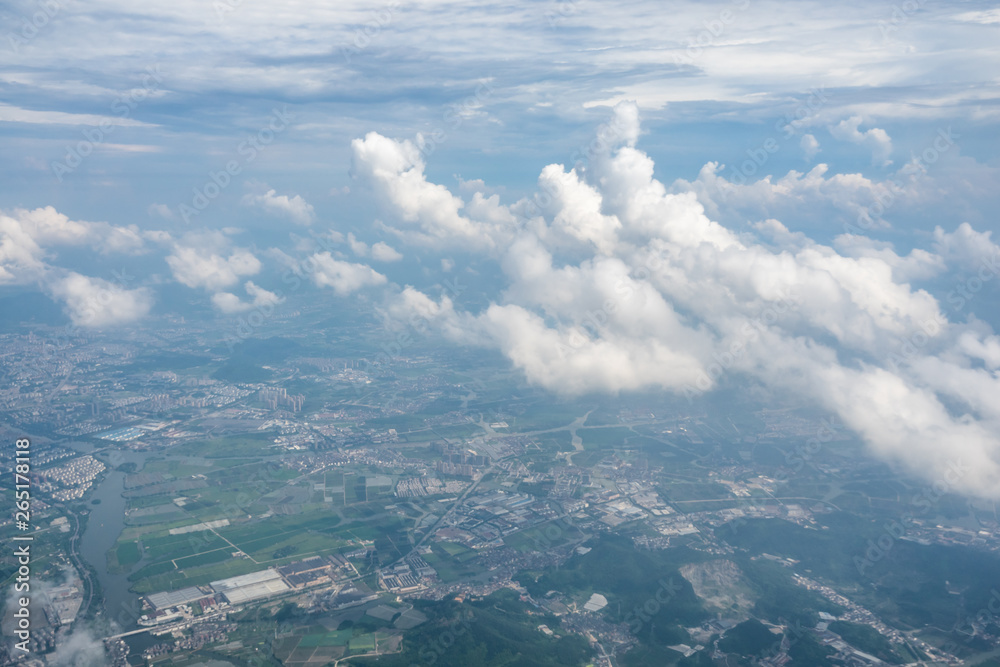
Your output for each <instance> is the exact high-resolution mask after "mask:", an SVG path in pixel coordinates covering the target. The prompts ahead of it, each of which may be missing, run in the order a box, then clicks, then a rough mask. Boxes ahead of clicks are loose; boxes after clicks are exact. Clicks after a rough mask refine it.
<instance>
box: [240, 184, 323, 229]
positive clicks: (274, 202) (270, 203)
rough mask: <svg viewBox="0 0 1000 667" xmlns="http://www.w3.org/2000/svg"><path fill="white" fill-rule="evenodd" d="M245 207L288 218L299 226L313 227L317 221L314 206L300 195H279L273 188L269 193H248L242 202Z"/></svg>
mask: <svg viewBox="0 0 1000 667" xmlns="http://www.w3.org/2000/svg"><path fill="white" fill-rule="evenodd" d="M241 202H242V203H243V205H244V206H253V207H256V208H259V209H261V210H262V211H265V212H266V213H269V214H271V215H275V216H278V217H282V218H286V219H288V220H291V221H292V222H294V223H295V224H297V225H311V224H312V223H313V222H314V221H315V220H316V212H315V210H313V207H312V204H310V203H308V202H307V201H306V200H305V199H303V198H302V197H301V196H299V195H294V196H292V197H289V196H288V195H279V194H277V192H276V191H275V190H274V189H273V188H272V189H270V190H268V191H267V192H264V193H260V194H254V193H248V194H246V195H244V196H243V199H242V200H241Z"/></svg>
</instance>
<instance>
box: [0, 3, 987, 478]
mask: <svg viewBox="0 0 1000 667" xmlns="http://www.w3.org/2000/svg"><path fill="white" fill-rule="evenodd" d="M0 11H2V12H3V14H2V15H3V19H4V25H6V26H8V27H9V32H8V33H7V34H6V36H5V37H4V39H3V40H2V44H0V50H5V51H4V58H3V59H2V60H0V62H2V63H3V64H2V65H0V155H2V160H0V178H2V179H3V184H4V187H3V188H0V289H4V290H19V289H20V290H40V291H42V292H44V293H45V294H46V295H48V296H49V297H50V298H51V299H53V300H54V301H55V302H57V303H58V304H59V305H60V307H62V308H63V310H64V312H65V313H66V315H67V317H68V318H69V319H70V320H71V321H72V322H73V323H74V324H75V325H76V326H77V327H79V329H80V330H81V331H89V330H102V329H107V328H114V327H128V326H131V325H135V324H142V323H143V322H146V321H149V320H151V319H155V318H156V317H158V316H161V315H163V314H164V313H165V312H169V309H170V308H171V307H173V306H172V305H171V304H173V303H175V302H174V301H171V300H170V299H167V298H166V297H165V292H166V291H167V290H168V289H169V290H174V293H176V291H177V290H181V291H184V290H186V292H183V293H185V294H188V295H189V296H190V299H192V300H194V301H195V302H196V303H198V304H200V305H201V306H202V307H203V312H207V313H211V314H213V316H214V317H217V318H218V319H219V321H220V323H222V324H223V326H231V325H232V323H233V322H239V321H241V318H242V319H245V318H249V317H250V316H251V315H253V314H260V313H264V312H271V311H273V309H274V308H277V307H279V306H280V304H282V303H285V301H286V298H287V297H288V296H290V290H291V291H294V290H298V289H300V288H299V287H298V286H296V287H294V288H290V287H289V285H290V283H289V282H285V281H283V280H282V276H288V275H289V272H292V273H294V275H295V276H297V277H298V278H299V282H300V283H301V284H302V285H305V286H306V287H305V288H302V289H311V290H315V292H316V294H317V295H321V296H320V297H319V298H324V299H329V303H330V304H331V308H336V309H343V308H351V307H352V305H356V304H358V303H359V301H358V299H363V300H364V302H365V303H366V304H374V305H375V308H376V310H377V312H378V313H379V315H380V317H381V318H382V319H383V320H384V322H385V325H386V327H388V328H390V329H392V328H396V329H401V330H403V331H405V330H406V329H407V327H411V328H412V327H414V326H415V325H414V323H415V322H416V323H420V325H421V326H420V327H419V330H420V331H421V332H422V333H425V334H426V335H433V336H439V337H440V339H441V340H442V341H447V342H448V343H449V344H461V345H468V346H478V347H482V348H487V349H491V350H497V351H499V352H500V353H502V354H503V355H505V357H506V358H507V359H508V360H509V362H510V364H511V366H512V367H513V368H516V369H517V370H518V371H520V372H522V373H523V375H524V377H525V378H526V380H527V381H529V382H531V383H533V384H536V385H539V386H542V387H544V388H546V389H548V390H551V391H553V392H556V393H562V394H569V395H579V394H585V393H608V392H611V393H622V392H639V391H645V390H649V389H656V390H664V389H665V390H668V391H673V392H676V393H678V394H682V395H688V396H700V395H702V394H704V393H706V392H711V391H713V390H714V389H715V388H716V387H718V386H720V385H726V384H727V383H741V384H742V386H751V385H753V386H757V385H762V386H765V387H767V388H769V389H770V390H772V391H774V392H776V393H781V392H784V393H786V394H789V395H794V396H796V397H798V398H800V399H806V400H809V401H811V402H813V403H815V404H816V405H817V406H820V407H822V408H823V409H826V410H828V411H829V412H830V413H831V414H833V415H835V416H836V418H837V419H839V420H841V421H842V422H843V423H844V424H845V425H846V426H847V427H848V428H850V429H852V430H853V431H855V432H856V433H858V434H859V436H861V437H862V438H863V439H864V440H865V441H866V442H868V443H869V445H870V447H871V448H872V451H873V452H874V453H875V454H876V455H878V456H881V457H882V458H884V459H886V460H889V461H893V462H895V463H899V464H900V465H903V466H904V467H907V468H909V469H911V470H913V471H915V472H917V473H919V474H923V475H925V476H927V477H929V478H931V479H933V478H934V475H935V471H941V470H946V469H949V466H954V465H955V461H956V457H957V458H958V459H961V463H962V465H963V466H968V469H969V472H968V473H967V476H966V477H965V478H964V481H963V484H964V485H965V487H966V488H967V489H968V490H969V492H970V493H974V494H977V495H983V496H989V497H996V496H997V495H1000V491H998V489H997V487H996V480H997V479H1000V337H998V336H997V334H996V333H995V331H996V329H997V327H998V326H1000V322H998V321H997V320H998V318H997V315H996V313H997V312H998V309H997V308H996V304H997V301H998V300H997V297H996V289H997V285H998V284H1000V246H998V245H997V240H996V239H997V237H998V234H997V232H998V229H997V226H998V222H997V217H996V211H997V210H998V205H1000V187H998V185H1000V159H998V157H997V155H998V150H997V149H998V137H1000V132H998V131H997V129H998V119H1000V105H998V103H997V102H998V99H1000V96H998V88H1000V79H998V78H997V73H998V72H1000V39H998V36H1000V35H998V31H1000V8H998V6H997V4H996V3H986V2H950V3H935V2H931V1H929V0H923V1H921V0H906V1H905V2H895V3H892V2H887V3H835V4H831V3H819V2H795V3H790V2H786V3H778V2H763V1H757V0H735V1H732V2H730V1H727V2H714V3H694V2H688V3H670V4H669V5H664V4H662V3H658V2H639V1H636V2H626V3H614V4H608V3H597V2H587V1H584V0H568V1H563V2H532V3H519V4H507V5H503V6H497V5H496V4H495V3H462V2H416V3H403V2H399V3H386V4H376V5H371V4H368V5H361V4H350V3H341V2H338V3H315V2H286V3H280V4H276V3H265V2H258V1H256V0H215V1H214V2H191V1H187V0H178V1H174V2H170V3H166V2H148V3H141V4H136V3H125V2H118V1H113V0H103V1H102V0H98V1H96V2H87V3H78V2H70V1H69V0H65V1H62V0H41V1H36V2H13V3H7V4H6V5H4V6H3V8H2V9H0ZM123 265H125V266H129V267H130V269H131V270H133V271H135V274H136V275H135V277H134V278H132V279H130V280H129V281H124V280H122V279H121V278H120V275H119V274H116V273H115V271H114V270H112V269H111V268H109V267H116V266H123ZM484 276H491V278H490V280H485V278H484ZM476 277H478V278H479V282H478V283H477V287H476V288H475V289H470V290H467V291H465V292H464V293H463V294H456V293H449V292H448V291H447V290H444V291H442V289H441V287H440V285H441V284H442V283H443V281H444V280H446V279H450V280H453V279H456V278H458V279H461V280H466V281H469V280H473V279H474V278H476ZM995 278H997V279H996V280H994V279H995ZM175 314H184V313H175ZM226 323H229V324H226ZM963 469H964V468H963Z"/></svg>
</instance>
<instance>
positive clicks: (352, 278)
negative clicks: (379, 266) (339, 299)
mask: <svg viewBox="0 0 1000 667" xmlns="http://www.w3.org/2000/svg"><path fill="white" fill-rule="evenodd" d="M311 260H312V263H313V266H314V267H315V270H314V271H313V272H312V279H313V282H314V283H316V285H318V286H319V287H332V288H333V291H334V292H336V293H337V294H339V295H341V296H345V295H347V294H350V293H352V292H356V291H358V290H360V289H363V288H365V287H371V286H374V285H383V284H385V283H386V282H387V278H386V277H385V276H383V275H382V274H381V273H379V272H378V271H375V270H374V269H373V268H371V267H370V266H367V265H365V264H354V263H351V262H344V261H341V260H339V259H334V258H333V256H332V255H331V254H330V253H329V252H321V253H316V254H315V255H313V256H312V258H311Z"/></svg>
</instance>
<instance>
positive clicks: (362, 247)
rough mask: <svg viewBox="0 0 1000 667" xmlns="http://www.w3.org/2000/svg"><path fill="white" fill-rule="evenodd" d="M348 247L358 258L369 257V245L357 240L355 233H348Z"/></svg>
mask: <svg viewBox="0 0 1000 667" xmlns="http://www.w3.org/2000/svg"><path fill="white" fill-rule="evenodd" d="M347 245H348V246H350V248H351V252H353V253H354V254H355V255H357V256H358V257H367V256H368V244H367V243H365V242H364V241H359V240H358V239H357V238H355V236H354V233H353V232H348V233H347Z"/></svg>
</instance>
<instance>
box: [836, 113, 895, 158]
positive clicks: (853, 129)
mask: <svg viewBox="0 0 1000 667" xmlns="http://www.w3.org/2000/svg"><path fill="white" fill-rule="evenodd" d="M862 121H863V119H862V118H861V116H851V117H850V118H847V119H845V120H842V121H840V123H838V124H837V125H833V126H831V127H830V134H831V135H832V136H833V138H834V139H839V140H841V141H849V142H851V143H854V144H864V145H866V146H868V147H869V148H870V149H871V151H872V164H874V165H877V166H879V167H885V166H887V165H890V164H892V160H890V159H889V156H890V155H892V139H890V138H889V134H888V133H887V132H886V131H885V130H883V129H881V128H878V127H873V128H871V129H870V130H865V131H864V132H861V131H860V130H859V129H858V126H860V125H861V123H862Z"/></svg>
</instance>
